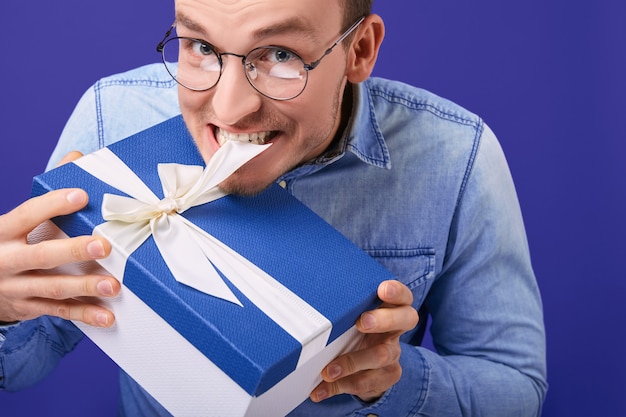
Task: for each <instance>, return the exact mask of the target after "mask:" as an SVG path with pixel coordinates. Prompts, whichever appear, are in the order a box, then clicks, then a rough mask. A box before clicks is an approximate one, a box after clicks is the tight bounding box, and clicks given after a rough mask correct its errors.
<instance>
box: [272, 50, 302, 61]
mask: <svg viewBox="0 0 626 417" xmlns="http://www.w3.org/2000/svg"><path fill="white" fill-rule="evenodd" d="M295 57H296V56H295V55H294V54H293V53H291V52H289V51H287V50H285V49H273V50H272V52H271V53H270V54H269V57H268V58H269V60H270V61H272V62H275V63H277V64H286V63H288V62H290V61H292V60H293V59H295Z"/></svg>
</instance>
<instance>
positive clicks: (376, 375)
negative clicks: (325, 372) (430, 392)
mask: <svg viewBox="0 0 626 417" xmlns="http://www.w3.org/2000/svg"><path fill="white" fill-rule="evenodd" d="M401 376H402V368H401V367H400V365H399V364H394V365H390V366H388V367H385V368H379V369H372V370H367V371H363V372H360V373H358V374H354V375H350V376H347V377H345V378H342V379H339V380H337V381H334V382H326V381H323V382H321V383H320V384H319V385H318V386H317V387H316V388H315V390H314V391H313V392H312V393H311V396H310V398H311V400H312V401H314V402H319V401H322V400H325V399H327V398H330V397H332V396H335V395H339V394H350V395H355V396H357V397H359V398H360V399H361V400H363V401H375V400H376V399H378V398H380V397H381V396H382V395H383V394H384V393H385V392H386V391H387V390H388V389H389V388H391V387H392V386H393V385H394V384H396V383H397V382H398V381H399V380H400V377H401Z"/></svg>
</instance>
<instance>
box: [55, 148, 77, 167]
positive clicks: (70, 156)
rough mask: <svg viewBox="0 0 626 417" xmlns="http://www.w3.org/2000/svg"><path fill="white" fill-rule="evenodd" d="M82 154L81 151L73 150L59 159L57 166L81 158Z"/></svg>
mask: <svg viewBox="0 0 626 417" xmlns="http://www.w3.org/2000/svg"><path fill="white" fill-rule="evenodd" d="M82 156H83V154H82V153H81V152H78V151H72V152H70V153H68V154H67V155H65V156H64V157H63V158H61V160H60V161H59V163H58V164H57V166H61V165H65V164H67V163H68V162H72V161H75V160H77V159H78V158H80V157H82Z"/></svg>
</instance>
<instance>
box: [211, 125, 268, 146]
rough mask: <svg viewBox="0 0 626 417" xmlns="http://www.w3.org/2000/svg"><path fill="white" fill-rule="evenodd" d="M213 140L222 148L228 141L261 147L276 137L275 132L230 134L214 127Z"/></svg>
mask: <svg viewBox="0 0 626 417" xmlns="http://www.w3.org/2000/svg"><path fill="white" fill-rule="evenodd" d="M214 132H215V139H216V140H217V142H218V143H219V144H220V146H222V145H223V144H225V143H226V142H228V141H229V140H232V141H236V142H246V143H254V144H256V145H263V144H266V143H269V142H270V141H271V140H272V139H274V138H275V137H276V135H278V132H277V131H266V132H253V133H232V132H227V131H226V130H223V129H220V128H219V127H215V131H214Z"/></svg>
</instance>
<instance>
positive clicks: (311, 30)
mask: <svg viewBox="0 0 626 417" xmlns="http://www.w3.org/2000/svg"><path fill="white" fill-rule="evenodd" d="M315 29H316V28H315V27H314V26H312V25H311V24H309V23H308V22H306V21H305V20H304V19H301V18H299V17H292V18H290V19H287V20H285V21H283V22H280V23H277V24H275V25H271V26H268V27H265V28H261V29H258V30H256V31H255V32H254V33H253V34H252V36H253V38H254V39H255V40H257V41H260V40H262V39H265V38H269V37H270V36H275V35H285V34H289V35H296V36H299V37H302V38H305V39H309V40H311V41H314V42H315V41H318V40H319V37H318V36H317V31H316V30H315Z"/></svg>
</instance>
